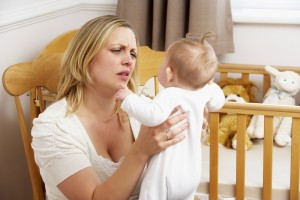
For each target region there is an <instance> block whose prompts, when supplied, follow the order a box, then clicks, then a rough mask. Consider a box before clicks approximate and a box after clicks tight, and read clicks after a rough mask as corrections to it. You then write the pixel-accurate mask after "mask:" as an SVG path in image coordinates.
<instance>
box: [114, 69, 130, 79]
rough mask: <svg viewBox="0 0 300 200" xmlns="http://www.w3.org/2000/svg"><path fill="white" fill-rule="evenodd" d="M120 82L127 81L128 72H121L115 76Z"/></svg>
mask: <svg viewBox="0 0 300 200" xmlns="http://www.w3.org/2000/svg"><path fill="white" fill-rule="evenodd" d="M117 75H118V76H119V77H120V78H121V79H122V80H125V81H126V80H128V78H129V71H122V72H119V73H118V74H117Z"/></svg>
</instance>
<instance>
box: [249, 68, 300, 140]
mask: <svg viewBox="0 0 300 200" xmlns="http://www.w3.org/2000/svg"><path fill="white" fill-rule="evenodd" d="M265 70H266V71H267V72H268V74H270V76H271V87H270V88H269V90H268V91H267V93H266V95H265V96H264V100H263V104H274V105H295V104H296V101H295V95H296V94H297V93H298V91H299V89H300V76H299V75H298V74H297V73H295V72H293V71H282V72H280V71H278V70H277V69H276V68H274V67H271V66H265ZM273 127H274V130H273V134H274V140H275V143H276V144H278V145H279V146H289V145H290V144H291V132H292V130H291V127H292V119H291V118H289V117H274V122H273ZM247 132H248V134H249V135H250V137H251V138H264V118H263V116H262V115H255V116H253V117H252V119H251V122H250V124H249V126H248V128H247Z"/></svg>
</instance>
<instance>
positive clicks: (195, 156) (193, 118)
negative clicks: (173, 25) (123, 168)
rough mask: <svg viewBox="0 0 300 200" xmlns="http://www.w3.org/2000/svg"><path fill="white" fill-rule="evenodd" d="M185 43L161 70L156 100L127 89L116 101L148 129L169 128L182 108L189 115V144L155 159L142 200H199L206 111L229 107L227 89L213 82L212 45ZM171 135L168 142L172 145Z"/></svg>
mask: <svg viewBox="0 0 300 200" xmlns="http://www.w3.org/2000/svg"><path fill="white" fill-rule="evenodd" d="M210 37H212V35H211V33H206V34H204V36H203V37H201V38H200V39H198V38H193V37H190V38H182V39H179V40H178V41H176V42H174V43H173V44H171V45H170V47H169V48H168V49H167V51H166V57H165V59H164V61H163V63H162V65H161V67H160V69H159V72H158V80H159V82H160V84H161V85H162V86H163V87H164V89H163V90H161V91H160V92H159V93H158V94H157V96H155V97H154V98H153V100H151V99H149V100H145V98H141V97H140V96H138V95H136V94H134V93H133V92H131V91H130V90H129V89H128V88H122V89H120V90H119V91H118V93H117V94H116V98H117V99H120V100H123V102H122V104H121V108H122V109H123V110H124V111H126V112H127V113H128V114H129V115H130V116H132V117H134V118H136V119H137V120H139V121H140V122H141V123H142V124H144V125H146V126H156V125H159V124H161V123H162V122H164V121H165V120H166V119H167V118H168V117H169V116H170V114H171V112H172V111H173V110H174V108H175V107H178V106H179V107H180V108H181V109H182V110H183V111H184V112H185V113H186V114H187V115H188V117H187V120H188V124H189V128H188V130H187V131H186V132H185V133H184V134H185V137H186V138H185V140H183V141H182V142H180V143H178V144H176V145H174V146H172V147H170V148H167V149H166V150H165V151H163V152H161V153H159V154H156V155H154V156H153V157H152V158H151V160H150V161H149V163H148V165H147V170H146V172H145V177H144V179H143V182H142V186H141V191H140V197H139V199H140V200H145V199H147V200H157V199H172V200H174V199H178V200H183V199H184V200H193V199H194V195H195V191H196V189H197V187H198V185H199V183H200V179H201V131H202V124H203V113H204V109H205V107H207V108H208V111H216V110H218V109H220V108H221V107H222V106H223V105H224V103H225V97H224V94H223V92H222V90H221V88H220V87H219V86H218V85H217V84H215V83H214V82H213V77H214V74H215V72H216V69H217V66H218V61H217V57H216V55H215V52H214V50H213V48H212V47H211V45H210V44H209V43H208V42H207V39H209V38H210ZM169 137H170V134H168V131H166V139H170V138H169Z"/></svg>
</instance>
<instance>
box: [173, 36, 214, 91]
mask: <svg viewBox="0 0 300 200" xmlns="http://www.w3.org/2000/svg"><path fill="white" fill-rule="evenodd" d="M209 39H211V40H214V39H215V35H214V34H213V33H211V32H208V33H205V34H204V35H203V36H201V37H193V36H191V35H190V34H187V37H186V38H182V39H179V40H177V41H175V42H174V43H173V44H172V45H171V46H170V47H169V49H168V53H167V56H168V58H169V65H170V66H172V67H173V69H174V70H175V73H176V75H177V77H178V79H179V81H180V82H181V83H183V84H185V85H188V86H190V87H192V88H194V89H198V88H201V87H203V86H204V85H205V84H206V83H208V82H209V81H210V80H211V79H212V78H213V76H214V73H215V71H216V70H217V67H218V59H217V56H216V54H215V51H214V49H213V47H212V46H211V45H210V44H209V43H208V42H207V40H209Z"/></svg>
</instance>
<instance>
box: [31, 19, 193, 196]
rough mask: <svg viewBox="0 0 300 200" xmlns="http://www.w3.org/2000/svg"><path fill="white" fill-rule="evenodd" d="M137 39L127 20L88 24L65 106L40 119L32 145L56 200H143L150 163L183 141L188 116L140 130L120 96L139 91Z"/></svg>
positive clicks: (70, 72) (62, 87) (69, 71)
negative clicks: (124, 109)
mask: <svg viewBox="0 0 300 200" xmlns="http://www.w3.org/2000/svg"><path fill="white" fill-rule="evenodd" d="M137 51H138V39H137V35H136V34H135V32H134V31H133V30H132V28H131V26H130V25H129V24H128V22H126V21H124V20H122V19H119V18H118V17H116V16H101V17H98V18H95V19H92V20H90V21H89V22H87V23H86V24H85V25H83V27H82V28H81V29H80V30H79V31H78V33H77V34H76V35H75V37H74V38H73V40H72V41H71V43H70V45H69V47H68V49H67V51H66V53H65V57H64V59H63V61H62V67H61V78H60V82H59V87H58V88H59V89H58V97H57V98H58V101H57V102H56V103H54V104H52V105H51V106H50V107H48V108H47V109H46V111H45V112H44V113H42V114H41V115H40V116H39V117H38V118H37V119H35V120H34V126H33V129H32V136H33V141H32V147H33V149H34V153H35V159H36V162H37V164H38V166H39V168H40V172H41V175H42V178H43V180H44V182H45V186H46V195H47V198H48V199H50V200H52V199H105V200H109V199H118V200H121V199H137V198H138V194H139V188H140V180H141V179H142V177H143V171H144V168H145V164H146V163H147V161H148V160H149V158H150V157H151V156H152V155H154V154H155V153H158V152H160V151H162V150H164V149H166V148H167V147H169V146H171V145H173V144H176V143H178V142H180V141H181V140H183V139H184V136H183V134H182V132H183V131H184V130H186V129H187V126H188V125H187V123H183V124H182V125H180V126H179V127H178V128H176V129H174V130H172V131H170V132H168V136H169V137H168V140H166V139H167V134H166V130H168V129H169V128H170V127H171V126H173V125H175V124H177V123H180V122H181V121H182V120H184V119H186V115H185V114H184V113H182V112H181V111H180V112H181V114H180V115H177V116H176V117H172V118H171V117H170V118H169V119H168V120H167V121H166V122H164V123H162V124H161V125H159V126H156V127H153V128H150V127H145V126H141V127H140V125H139V123H138V122H137V121H136V120H135V119H133V118H129V117H128V116H127V114H126V113H124V112H122V110H121V109H120V107H119V103H118V102H116V100H115V95H116V93H117V91H118V90H119V89H120V87H124V86H127V85H128V87H129V88H130V89H132V90H134V89H135V78H136V71H137V70H136V58H137V56H138V52H137Z"/></svg>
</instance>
